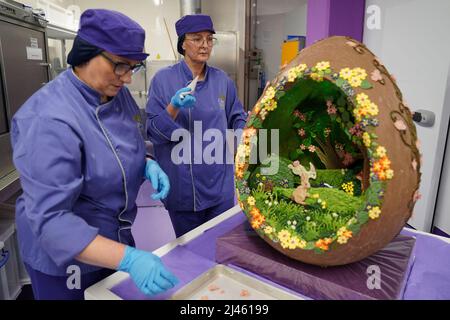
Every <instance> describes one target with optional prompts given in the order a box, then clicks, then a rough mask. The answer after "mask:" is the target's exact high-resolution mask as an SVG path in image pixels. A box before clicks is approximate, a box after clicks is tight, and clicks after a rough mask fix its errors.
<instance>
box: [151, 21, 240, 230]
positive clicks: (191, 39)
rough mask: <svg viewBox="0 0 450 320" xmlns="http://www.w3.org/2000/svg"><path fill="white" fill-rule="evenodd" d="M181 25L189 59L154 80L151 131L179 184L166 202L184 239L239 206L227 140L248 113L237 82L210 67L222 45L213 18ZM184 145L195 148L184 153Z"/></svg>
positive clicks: (180, 45)
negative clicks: (215, 49) (217, 46)
mask: <svg viewBox="0 0 450 320" xmlns="http://www.w3.org/2000/svg"><path fill="white" fill-rule="evenodd" d="M175 27H176V31H177V34H178V52H179V53H180V54H182V55H183V56H184V59H183V60H182V61H181V62H179V63H177V64H175V65H173V66H170V67H168V68H164V69H162V70H160V71H159V72H158V73H157V74H156V75H155V76H154V78H153V79H152V82H151V84H150V90H149V100H148V102H147V115H148V119H147V133H148V135H149V138H150V140H151V141H152V143H153V147H154V153H155V157H156V159H157V160H158V162H159V164H160V165H161V167H162V168H163V169H164V171H165V172H167V173H168V175H169V179H170V180H172V179H176V181H177V183H176V185H174V186H172V189H171V191H170V194H169V196H168V197H167V199H164V200H163V203H164V205H165V207H166V209H167V210H168V211H169V215H170V218H171V220H172V225H173V227H174V230H175V234H176V235H177V237H179V236H181V235H183V234H184V233H186V232H188V231H190V230H192V229H194V228H196V227H197V226H199V225H201V224H203V223H205V222H206V221H208V220H209V219H211V218H214V217H216V216H218V215H219V214H221V213H223V212H225V211H226V210H228V209H230V208H231V207H233V206H234V204H235V201H234V190H235V187H234V174H233V172H234V171H233V161H232V160H231V161H229V159H230V158H231V159H233V152H234V150H233V148H229V147H228V146H227V139H226V137H227V131H229V130H235V131H237V130H238V129H242V128H243V127H244V126H245V122H246V113H245V112H244V109H243V107H242V104H241V102H240V101H239V98H238V97H237V92H236V87H235V84H234V82H233V81H232V80H231V79H230V78H229V77H228V76H227V75H226V73H225V72H223V71H222V70H220V69H217V68H214V67H211V66H209V65H208V64H207V61H208V59H209V57H210V55H211V51H212V48H213V45H214V43H215V41H216V39H215V38H214V34H215V31H214V27H213V23H212V20H211V18H210V17H209V16H207V15H201V14H198V15H187V16H184V17H182V18H181V19H180V20H178V21H177V23H176V25H175ZM197 77H198V78H197ZM195 78H197V85H196V87H195V91H192V90H191V89H192V88H189V87H187V86H188V85H189V84H190V83H191V81H193V79H195ZM180 136H181V137H183V138H182V139H181V141H180ZM213 136H214V139H212V137H213ZM236 136H238V134H236ZM204 137H209V138H210V139H208V138H204ZM188 140H190V141H188ZM208 140H209V141H208ZM212 140H214V141H212ZM186 141H188V142H186ZM180 143H181V144H187V145H188V146H189V147H190V150H183V151H184V152H178V151H177V150H179V149H181V148H180ZM211 143H212V144H213V146H212V147H211ZM211 149H213V151H211ZM230 154H231V157H230Z"/></svg>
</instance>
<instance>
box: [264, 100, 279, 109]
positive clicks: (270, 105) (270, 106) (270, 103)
mask: <svg viewBox="0 0 450 320" xmlns="http://www.w3.org/2000/svg"><path fill="white" fill-rule="evenodd" d="M277 106H278V104H277V102H276V101H274V100H270V101H268V103H267V105H266V110H267V111H273V110H275V109H276V108H277Z"/></svg>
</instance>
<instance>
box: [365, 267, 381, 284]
mask: <svg viewBox="0 0 450 320" xmlns="http://www.w3.org/2000/svg"><path fill="white" fill-rule="evenodd" d="M366 273H367V275H368V278H367V281H366V285H367V288H368V289H369V290H381V269H380V266H377V265H370V266H369V267H368V268H367V271H366Z"/></svg>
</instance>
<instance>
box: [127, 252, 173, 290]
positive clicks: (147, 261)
mask: <svg viewBox="0 0 450 320" xmlns="http://www.w3.org/2000/svg"><path fill="white" fill-rule="evenodd" d="M118 270H120V271H124V272H128V273H129V274H130V277H131V279H133V282H134V283H135V284H136V286H137V287H138V288H139V289H140V290H141V291H142V292H143V293H144V294H146V295H148V296H154V295H157V294H160V293H162V292H164V291H166V290H168V289H171V288H173V287H174V286H175V285H176V284H177V283H178V282H179V280H178V279H177V277H175V275H174V274H173V273H172V272H170V271H169V270H167V269H166V268H165V267H164V264H163V263H162V261H161V259H160V258H159V257H158V256H156V255H154V254H153V253H150V252H147V251H143V250H138V249H136V248H133V247H130V246H127V247H126V249H125V254H124V257H123V259H122V261H121V262H120V264H119V267H118Z"/></svg>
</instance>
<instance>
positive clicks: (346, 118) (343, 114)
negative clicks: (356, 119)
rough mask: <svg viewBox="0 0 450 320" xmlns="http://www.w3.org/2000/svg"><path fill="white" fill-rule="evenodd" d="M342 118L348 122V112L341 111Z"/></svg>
mask: <svg viewBox="0 0 450 320" xmlns="http://www.w3.org/2000/svg"><path fill="white" fill-rule="evenodd" d="M342 120H343V121H344V122H349V121H350V114H349V113H348V112H347V111H345V112H344V113H342Z"/></svg>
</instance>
